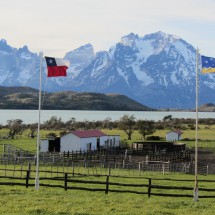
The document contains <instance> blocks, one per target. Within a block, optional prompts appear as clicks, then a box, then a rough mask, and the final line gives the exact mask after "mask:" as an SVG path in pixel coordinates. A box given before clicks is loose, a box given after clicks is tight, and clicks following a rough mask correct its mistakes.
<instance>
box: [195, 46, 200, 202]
mask: <svg viewBox="0 0 215 215" xmlns="http://www.w3.org/2000/svg"><path fill="white" fill-rule="evenodd" d="M198 58H199V49H198V48H197V49H196V141H195V186H194V201H195V202H197V201H198V118H199V116H198V115H199V114H198V95H199V86H198V83H199V75H198V73H199V71H198V70H199V62H198Z"/></svg>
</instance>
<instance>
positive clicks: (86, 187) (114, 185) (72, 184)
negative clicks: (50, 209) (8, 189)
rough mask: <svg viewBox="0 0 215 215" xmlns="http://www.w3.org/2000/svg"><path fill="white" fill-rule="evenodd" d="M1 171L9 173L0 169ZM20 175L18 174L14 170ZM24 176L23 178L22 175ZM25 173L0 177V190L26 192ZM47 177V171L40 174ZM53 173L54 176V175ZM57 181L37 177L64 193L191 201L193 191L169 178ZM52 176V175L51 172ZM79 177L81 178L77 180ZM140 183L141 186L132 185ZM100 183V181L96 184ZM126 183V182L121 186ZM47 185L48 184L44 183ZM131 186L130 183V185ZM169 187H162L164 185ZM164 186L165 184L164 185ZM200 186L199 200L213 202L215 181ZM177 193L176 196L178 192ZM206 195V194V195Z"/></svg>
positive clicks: (29, 179) (30, 181) (29, 176)
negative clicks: (131, 194)
mask: <svg viewBox="0 0 215 215" xmlns="http://www.w3.org/2000/svg"><path fill="white" fill-rule="evenodd" d="M0 171H3V172H4V171H10V172H13V171H14V170H12V169H10V170H8V169H7V170H5V169H0ZM15 171H16V172H19V171H21V170H15ZM24 173H25V174H24ZM24 173H23V174H22V176H21V174H19V175H20V177H17V176H7V175H4V176H0V186H25V187H26V188H28V187H32V186H35V185H34V179H35V178H34V177H33V176H34V175H35V172H34V171H31V170H26V171H24ZM43 173H46V171H43ZM49 173H50V171H49ZM55 173H56V172H55ZM58 173H59V174H60V175H61V176H60V177H40V186H42V187H51V188H62V189H64V190H65V191H67V190H82V191H98V192H104V193H105V194H108V193H109V192H116V193H133V194H142V195H148V197H149V198H150V197H151V196H165V197H189V198H192V197H193V195H192V191H193V187H192V186H191V185H192V183H191V182H193V180H181V179H171V178H162V179H159V178H154V179H153V178H147V177H123V176H114V175H113V176H112V175H109V174H108V175H86V174H80V173H79V174H77V173H64V172H58ZM53 174H54V172H53ZM80 177H81V178H80ZM134 178H135V181H138V180H139V181H141V183H138V182H135V183H134ZM98 179H99V180H98ZM122 180H126V181H127V182H126V183H125V182H121V181H122ZM47 182H48V183H47ZM129 182H130V183H129ZM164 182H165V183H168V185H163V183H164ZM170 182H173V183H175V182H178V183H179V184H180V186H176V185H169V184H170ZM183 182H184V183H185V182H186V183H188V182H189V183H190V186H188V185H186V186H181V184H182V183H183ZM165 183H164V184H165ZM199 183H207V184H208V186H210V188H205V184H204V185H203V187H202V188H201V187H200V188H199V192H203V193H204V195H200V196H199V198H215V189H214V188H211V187H212V186H214V184H215V180H199ZM179 191H180V193H177V192H179ZM208 193H209V194H208Z"/></svg>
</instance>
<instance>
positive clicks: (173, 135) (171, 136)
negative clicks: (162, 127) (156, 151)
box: [166, 130, 183, 142]
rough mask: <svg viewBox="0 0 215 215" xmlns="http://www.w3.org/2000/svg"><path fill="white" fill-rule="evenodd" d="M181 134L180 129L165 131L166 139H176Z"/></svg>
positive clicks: (178, 138) (179, 138) (179, 137)
mask: <svg viewBox="0 0 215 215" xmlns="http://www.w3.org/2000/svg"><path fill="white" fill-rule="evenodd" d="M182 134H183V132H182V131H179V130H176V131H169V132H167V133H166V141H173V142H174V141H178V140H181V135H182Z"/></svg>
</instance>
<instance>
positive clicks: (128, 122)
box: [118, 115, 135, 140]
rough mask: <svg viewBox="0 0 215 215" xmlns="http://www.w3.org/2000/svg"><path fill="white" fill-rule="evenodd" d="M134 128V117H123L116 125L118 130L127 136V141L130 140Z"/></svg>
mask: <svg viewBox="0 0 215 215" xmlns="http://www.w3.org/2000/svg"><path fill="white" fill-rule="evenodd" d="M134 126H135V117H134V116H133V115H131V116H129V115H124V116H123V117H122V118H120V121H119V123H118V128H119V129H122V130H123V131H124V132H125V133H126V134H127V135H128V140H131V135H132V133H133V130H134Z"/></svg>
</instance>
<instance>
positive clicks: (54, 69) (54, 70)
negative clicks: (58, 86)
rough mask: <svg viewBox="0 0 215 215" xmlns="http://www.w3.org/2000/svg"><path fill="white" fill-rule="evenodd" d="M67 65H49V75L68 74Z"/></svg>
mask: <svg viewBox="0 0 215 215" xmlns="http://www.w3.org/2000/svg"><path fill="white" fill-rule="evenodd" d="M67 69H68V67H67V66H49V67H48V75H47V76H48V77H58V76H66V75H67V74H66V70H67Z"/></svg>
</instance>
